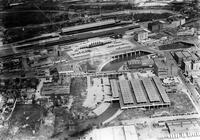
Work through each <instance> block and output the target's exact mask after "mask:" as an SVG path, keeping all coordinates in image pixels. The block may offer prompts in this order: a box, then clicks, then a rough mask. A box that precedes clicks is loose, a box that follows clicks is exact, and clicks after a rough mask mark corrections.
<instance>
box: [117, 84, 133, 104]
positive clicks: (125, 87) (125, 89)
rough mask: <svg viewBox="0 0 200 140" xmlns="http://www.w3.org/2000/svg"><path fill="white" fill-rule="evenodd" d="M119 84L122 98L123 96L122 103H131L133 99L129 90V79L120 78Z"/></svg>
mask: <svg viewBox="0 0 200 140" xmlns="http://www.w3.org/2000/svg"><path fill="white" fill-rule="evenodd" d="M119 84H120V88H121V91H122V98H123V101H124V104H133V103H134V100H133V96H132V93H131V90H130V86H129V81H128V80H120V81H119Z"/></svg>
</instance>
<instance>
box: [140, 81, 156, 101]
mask: <svg viewBox="0 0 200 140" xmlns="http://www.w3.org/2000/svg"><path fill="white" fill-rule="evenodd" d="M142 82H143V84H144V87H145V89H146V92H147V95H148V97H149V100H150V102H159V101H160V98H159V96H158V92H157V91H156V89H155V87H154V85H153V83H152V81H151V80H150V79H149V78H145V79H143V80H142Z"/></svg>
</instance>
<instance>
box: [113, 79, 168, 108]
mask: <svg viewBox="0 0 200 140" xmlns="http://www.w3.org/2000/svg"><path fill="white" fill-rule="evenodd" d="M111 90H112V95H113V100H116V99H118V100H119V102H120V107H121V109H129V108H138V107H145V108H154V107H165V106H169V105H170V100H169V97H168V95H167V93H166V91H165V89H164V87H163V86H162V84H161V81H160V79H159V78H158V77H152V78H144V79H139V80H138V79H131V80H130V81H129V80H111Z"/></svg>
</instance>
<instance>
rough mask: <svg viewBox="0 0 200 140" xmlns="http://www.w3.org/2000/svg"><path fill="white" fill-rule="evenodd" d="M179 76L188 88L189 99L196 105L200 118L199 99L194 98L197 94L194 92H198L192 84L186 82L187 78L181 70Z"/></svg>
mask: <svg viewBox="0 0 200 140" xmlns="http://www.w3.org/2000/svg"><path fill="white" fill-rule="evenodd" d="M179 76H180V78H181V80H182V82H183V84H184V85H185V87H186V88H187V91H188V92H187V93H188V97H189V98H190V100H191V101H192V103H193V104H194V107H195V108H196V111H197V112H198V114H199V117H200V106H199V104H198V99H196V97H194V94H195V91H194V90H196V89H195V88H194V87H193V86H192V85H191V84H190V82H187V81H186V79H185V76H184V75H183V73H182V71H181V70H179Z"/></svg>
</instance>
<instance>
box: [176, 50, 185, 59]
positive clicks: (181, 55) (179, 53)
mask: <svg viewBox="0 0 200 140" xmlns="http://www.w3.org/2000/svg"><path fill="white" fill-rule="evenodd" d="M175 54H176V55H177V56H178V57H179V58H183V57H184V55H183V54H182V53H181V52H180V51H178V52H175Z"/></svg>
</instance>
